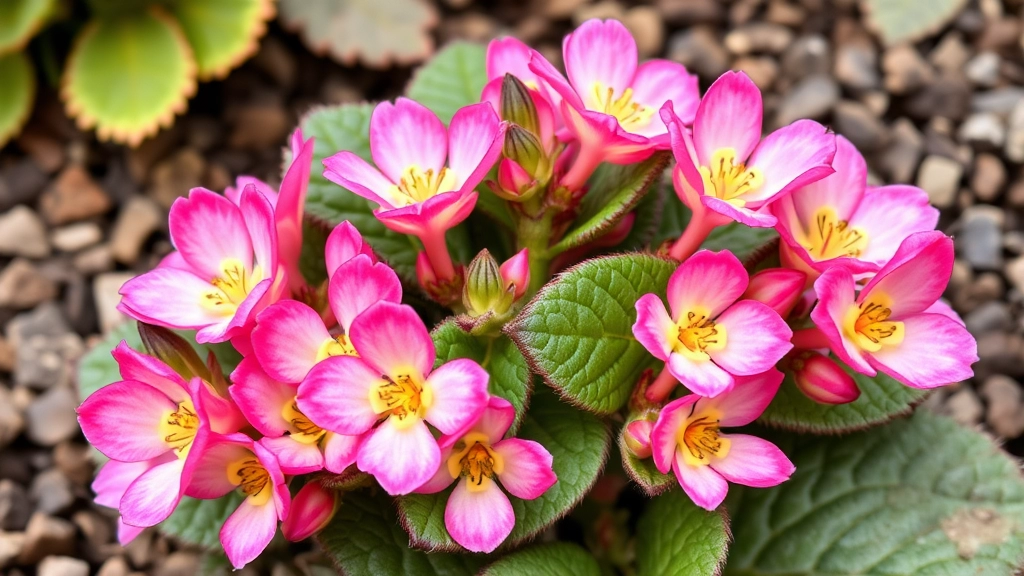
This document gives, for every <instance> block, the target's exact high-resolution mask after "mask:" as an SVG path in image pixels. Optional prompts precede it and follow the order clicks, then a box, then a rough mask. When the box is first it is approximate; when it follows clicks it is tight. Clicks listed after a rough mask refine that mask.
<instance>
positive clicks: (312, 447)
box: [260, 436, 324, 474]
mask: <svg viewBox="0 0 1024 576" xmlns="http://www.w3.org/2000/svg"><path fill="white" fill-rule="evenodd" d="M260 444H262V445H263V447H264V448H266V449H267V450H269V451H270V452H271V453H272V454H273V455H274V456H275V457H276V458H277V463H278V464H279V465H280V466H281V472H284V473H285V474H312V473H313V472H317V471H319V470H323V468H324V454H323V452H321V451H320V447H319V446H317V445H316V444H306V443H304V442H299V441H298V440H296V439H294V438H292V437H291V436H280V437H277V438H269V437H264V438H262V439H260Z"/></svg>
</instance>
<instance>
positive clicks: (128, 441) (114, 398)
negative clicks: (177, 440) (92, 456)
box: [78, 381, 177, 462]
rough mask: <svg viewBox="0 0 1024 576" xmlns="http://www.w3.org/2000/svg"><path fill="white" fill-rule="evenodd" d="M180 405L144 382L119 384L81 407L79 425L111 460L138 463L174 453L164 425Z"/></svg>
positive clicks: (108, 386)
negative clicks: (165, 439) (161, 433)
mask: <svg viewBox="0 0 1024 576" xmlns="http://www.w3.org/2000/svg"><path fill="white" fill-rule="evenodd" d="M176 407H177V405H176V404H175V403H174V402H172V401H171V399H170V398H168V397H167V396H166V395H164V394H163V393H162V392H160V391H159V390H157V389H156V388H153V387H152V386H148V385H146V384H143V383H141V382H133V381H128V382H115V383H113V384H109V385H107V386H104V387H103V388H100V389H99V390H97V391H96V392H93V394H92V395H91V396H89V397H88V398H86V400H85V402H83V403H82V405H81V406H79V407H78V423H79V424H80V425H81V426H82V432H83V433H84V434H85V437H86V439H88V440H89V443H90V444H92V445H93V446H95V447H96V449H97V450H99V451H100V452H102V453H103V454H104V455H105V456H107V457H108V458H113V459H114V460H122V461H125V462H138V461H140V460H149V459H150V458H156V457H157V456H160V455H162V454H164V453H165V452H168V451H170V450H171V446H170V445H169V444H167V443H166V442H164V440H163V437H162V436H161V435H160V423H161V422H162V421H163V420H164V419H165V418H167V416H168V415H170V413H171V412H173V411H174V409H175V408H176Z"/></svg>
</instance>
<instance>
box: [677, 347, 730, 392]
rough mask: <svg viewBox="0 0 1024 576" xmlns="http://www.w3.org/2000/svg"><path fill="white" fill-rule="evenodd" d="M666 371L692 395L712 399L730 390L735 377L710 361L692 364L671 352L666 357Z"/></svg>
mask: <svg viewBox="0 0 1024 576" xmlns="http://www.w3.org/2000/svg"><path fill="white" fill-rule="evenodd" d="M668 371H669V372H670V373H671V374H672V375H673V376H675V378H676V380H679V382H681V383H682V385H683V386H686V387H687V388H688V389H689V390H690V391H691V392H693V393H694V394H699V395H700V396H703V397H705V398H714V397H715V396H718V395H719V394H721V393H723V392H725V391H727V390H729V389H730V388H732V386H733V384H734V383H735V381H736V379H735V377H734V376H733V375H732V374H730V373H729V372H727V371H726V370H724V369H722V368H721V367H719V366H718V364H715V363H714V362H713V361H711V360H704V361H700V362H694V361H692V360H690V359H689V358H687V357H685V356H683V355H682V354H679V353H676V352H673V353H672V355H671V356H669V357H668Z"/></svg>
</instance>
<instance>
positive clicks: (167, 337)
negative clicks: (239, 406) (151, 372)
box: [139, 322, 227, 396]
mask: <svg viewBox="0 0 1024 576" xmlns="http://www.w3.org/2000/svg"><path fill="white" fill-rule="evenodd" d="M139 337H140V338H141V339H142V345H143V346H145V348H146V352H148V353H149V355H150V356H153V357H154V358H157V359H158V360H160V361H161V362H163V363H164V364H167V365H168V366H170V367H171V368H172V369H173V370H174V371H175V372H177V373H178V375H179V376H181V377H182V378H184V379H185V380H191V379H192V378H195V377H197V376H198V377H199V378H202V379H203V380H205V381H207V382H210V383H211V384H212V383H213V382H212V374H211V372H210V367H209V366H208V365H207V364H205V363H204V362H203V360H202V358H200V357H199V354H198V353H197V352H196V350H195V348H193V347H192V346H191V345H190V344H189V343H188V342H187V341H186V340H185V339H184V338H182V337H181V336H178V335H177V334H175V333H174V332H172V331H171V330H168V329H167V328H163V327H161V326H154V325H152V324H146V323H145V322H139ZM218 369H219V366H218ZM218 392H220V391H219V390H218ZM224 396H227V387H225V388H224Z"/></svg>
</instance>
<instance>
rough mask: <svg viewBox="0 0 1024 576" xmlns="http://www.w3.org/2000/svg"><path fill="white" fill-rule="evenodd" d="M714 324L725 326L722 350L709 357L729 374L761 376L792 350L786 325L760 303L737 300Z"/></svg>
mask: <svg viewBox="0 0 1024 576" xmlns="http://www.w3.org/2000/svg"><path fill="white" fill-rule="evenodd" d="M716 323H718V324H720V325H721V326H724V327H725V330H726V339H725V347H724V348H723V349H721V350H715V351H713V352H711V353H710V354H711V358H712V359H713V360H714V361H715V364H718V365H719V366H721V367H722V368H725V369H726V370H728V371H729V373H730V374H735V375H737V376H753V375H755V374H760V373H762V372H764V371H766V370H769V369H771V368H772V367H773V366H775V363H776V362H778V361H779V360H781V359H782V357H783V356H785V355H786V353H787V352H789V351H790V350H792V349H793V345H792V344H790V342H789V341H790V339H791V338H792V337H793V331H792V330H790V329H789V325H787V324H786V321H785V320H783V319H782V318H780V317H779V315H778V314H777V313H776V312H775V311H774V310H772V309H771V308H769V307H768V306H767V305H765V304H762V303H760V302H756V301H754V300H740V301H739V302H737V303H735V304H733V305H732V306H730V307H729V309H728V310H726V311H725V312H723V313H722V315H721V316H719V317H718V319H717V320H716Z"/></svg>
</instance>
